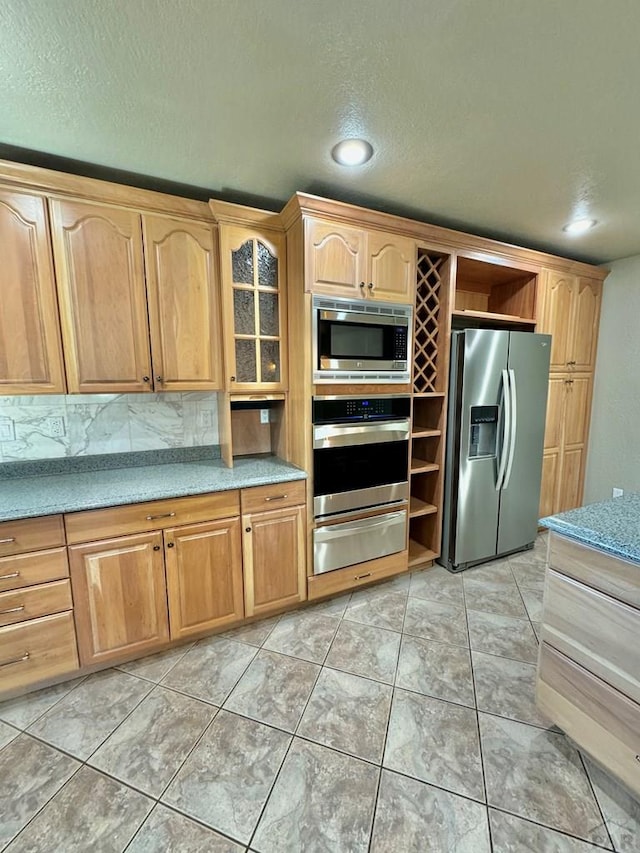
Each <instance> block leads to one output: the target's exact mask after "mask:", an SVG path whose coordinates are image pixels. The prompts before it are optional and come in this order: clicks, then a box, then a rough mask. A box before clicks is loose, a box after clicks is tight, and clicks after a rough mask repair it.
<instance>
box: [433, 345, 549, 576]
mask: <svg viewBox="0 0 640 853" xmlns="http://www.w3.org/2000/svg"><path fill="white" fill-rule="evenodd" d="M550 349H551V336H550V335H536V334H531V333H528V332H507V331H496V330H493V329H465V330H464V331H460V332H453V333H452V336H451V371H450V381H449V409H448V424H447V453H446V469H445V486H444V488H445V495H444V512H443V531H442V555H441V557H440V558H439V560H438V562H439V563H441V564H442V565H443V566H446V567H447V568H448V569H449V570H450V571H461V570H462V569H466V568H467V567H468V566H471V565H475V564H476V563H482V562H485V561H487V560H491V559H495V558H496V557H499V556H501V555H504V554H510V553H513V552H515V551H520V550H524V549H526V548H530V547H532V546H533V543H534V541H535V538H536V534H537V528H538V506H539V502H540V479H541V472H542V452H543V446H544V425H545V417H546V410H547V386H548V379H549V353H550Z"/></svg>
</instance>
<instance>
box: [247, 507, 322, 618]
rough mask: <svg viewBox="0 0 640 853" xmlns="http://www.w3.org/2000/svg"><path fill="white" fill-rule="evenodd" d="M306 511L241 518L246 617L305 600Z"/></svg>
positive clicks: (278, 512) (279, 511) (270, 513)
mask: <svg viewBox="0 0 640 853" xmlns="http://www.w3.org/2000/svg"><path fill="white" fill-rule="evenodd" d="M305 512H306V508H305V507H304V506H294V507H288V508H286V509H284V508H283V509H278V510H271V511H270V512H256V513H248V514H246V515H243V516H242V528H243V531H242V554H243V564H244V594H245V615H246V616H258V615H260V614H263V613H265V614H266V613H271V612H273V611H275V610H279V609H281V608H283V607H287V606H288V605H290V604H295V603H296V602H299V601H304V600H305V599H306V597H307V578H306V568H305V539H306V537H305Z"/></svg>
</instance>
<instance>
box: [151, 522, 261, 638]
mask: <svg viewBox="0 0 640 853" xmlns="http://www.w3.org/2000/svg"><path fill="white" fill-rule="evenodd" d="M164 541H165V554H166V565H167V592H168V595H169V622H170V625H171V639H172V640H178V639H180V638H181V637H188V636H190V635H191V634H196V633H198V632H202V631H206V630H207V629H209V628H218V627H221V626H222V625H227V624H228V623H230V622H237V621H238V620H239V619H242V617H243V616H244V604H243V591H242V552H241V545H240V519H239V518H232V519H225V520H224V521H215V522H209V523H206V524H192V525H190V526H189V527H175V528H173V529H169V530H165V532H164Z"/></svg>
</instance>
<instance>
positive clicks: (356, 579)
mask: <svg viewBox="0 0 640 853" xmlns="http://www.w3.org/2000/svg"><path fill="white" fill-rule="evenodd" d="M372 574H373V572H367V573H366V575H356V576H355V578H354V581H361V580H364V578H370V577H371V575H372Z"/></svg>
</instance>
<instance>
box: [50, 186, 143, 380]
mask: <svg viewBox="0 0 640 853" xmlns="http://www.w3.org/2000/svg"><path fill="white" fill-rule="evenodd" d="M51 227H52V233H53V249H54V258H55V266H56V278H57V283H58V298H59V300H60V316H61V322H62V339H63V342H64V354H65V361H66V366H67V387H68V389H69V392H71V393H74V392H78V391H85V392H93V393H112V392H128V391H149V390H151V381H150V377H151V359H150V353H149V327H148V321H147V300H146V293H145V280H144V264H143V259H142V233H141V225H140V215H139V214H137V213H135V212H134V211H130V210H123V209H120V208H117V207H101V206H100V205H94V204H84V203H81V202H75V201H58V200H54V201H52V202H51Z"/></svg>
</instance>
